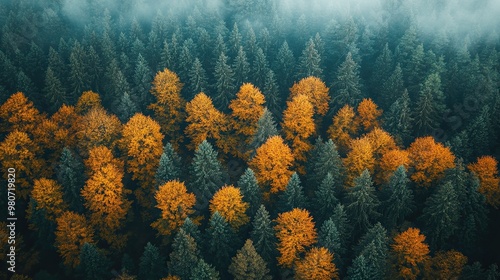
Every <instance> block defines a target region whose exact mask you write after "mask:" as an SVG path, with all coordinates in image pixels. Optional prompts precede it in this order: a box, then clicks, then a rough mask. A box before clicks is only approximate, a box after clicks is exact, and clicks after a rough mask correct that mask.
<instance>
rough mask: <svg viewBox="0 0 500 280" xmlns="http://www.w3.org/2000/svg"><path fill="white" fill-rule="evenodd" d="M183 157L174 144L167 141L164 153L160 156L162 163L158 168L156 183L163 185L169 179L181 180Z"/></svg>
mask: <svg viewBox="0 0 500 280" xmlns="http://www.w3.org/2000/svg"><path fill="white" fill-rule="evenodd" d="M181 166H182V162H181V157H180V156H179V155H178V154H177V152H176V151H175V150H174V148H173V146H172V144H170V143H167V144H166V145H165V146H164V147H163V153H162V154H161V157H160V163H159V165H158V169H157V170H156V174H155V180H156V185H157V186H161V185H163V184H165V183H166V182H168V181H172V180H180V178H181V173H182V172H181V170H182V169H181Z"/></svg>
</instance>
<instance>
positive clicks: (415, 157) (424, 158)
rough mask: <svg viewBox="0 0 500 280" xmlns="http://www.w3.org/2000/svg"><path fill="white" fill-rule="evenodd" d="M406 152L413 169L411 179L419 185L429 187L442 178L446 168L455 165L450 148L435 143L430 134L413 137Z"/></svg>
mask: <svg viewBox="0 0 500 280" xmlns="http://www.w3.org/2000/svg"><path fill="white" fill-rule="evenodd" d="M408 152H409V154H410V162H411V165H410V166H411V167H412V168H413V169H414V171H413V174H412V175H411V179H412V180H413V181H414V182H415V183H417V184H418V185H420V186H424V187H429V186H430V185H431V183H432V182H434V181H436V180H438V179H440V178H442V177H443V176H444V172H445V171H446V170H447V169H449V168H453V167H455V156H454V155H453V153H452V152H451V151H450V149H449V148H448V147H445V146H444V145H443V144H441V143H436V141H434V138H432V137H431V136H427V137H420V138H417V139H415V141H414V142H413V143H411V145H410V147H409V148H408Z"/></svg>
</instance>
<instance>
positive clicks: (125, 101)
mask: <svg viewBox="0 0 500 280" xmlns="http://www.w3.org/2000/svg"><path fill="white" fill-rule="evenodd" d="M138 111H139V108H138V106H137V104H136V102H135V101H134V100H133V99H132V98H131V97H130V94H129V93H128V92H126V91H124V92H123V94H122V95H121V97H120V101H119V103H118V106H117V108H116V113H117V115H118V118H119V119H120V121H122V123H126V122H127V121H128V120H129V119H130V118H131V117H132V116H133V115H135V114H136V113H137V112H138Z"/></svg>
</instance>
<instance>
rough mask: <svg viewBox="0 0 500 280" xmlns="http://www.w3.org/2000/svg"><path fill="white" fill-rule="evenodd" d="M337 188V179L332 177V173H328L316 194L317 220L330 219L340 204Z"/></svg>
mask: <svg viewBox="0 0 500 280" xmlns="http://www.w3.org/2000/svg"><path fill="white" fill-rule="evenodd" d="M336 188H337V185H336V181H335V178H334V177H333V176H332V173H330V172H328V173H327V174H326V176H325V178H324V179H323V181H322V182H321V184H320V185H319V187H318V189H317V190H316V192H315V193H314V195H315V196H314V197H315V202H314V206H315V208H316V212H317V213H316V216H315V218H316V219H318V220H319V221H323V220H326V219H328V217H329V215H331V213H332V212H333V210H334V209H335V207H336V206H337V204H338V203H339V200H338V199H337V197H336V192H335V191H336Z"/></svg>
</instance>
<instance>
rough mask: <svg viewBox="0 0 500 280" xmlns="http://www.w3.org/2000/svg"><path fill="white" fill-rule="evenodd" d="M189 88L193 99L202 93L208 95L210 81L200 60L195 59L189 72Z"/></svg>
mask: <svg viewBox="0 0 500 280" xmlns="http://www.w3.org/2000/svg"><path fill="white" fill-rule="evenodd" d="M188 77H189V86H188V88H189V89H188V90H189V93H190V96H191V97H194V96H195V95H196V94H198V93H200V92H205V93H207V90H208V80H207V74H206V72H205V69H203V65H202V64H201V62H200V60H199V59H198V58H195V59H194V62H193V66H192V67H191V70H190V71H189V75H188Z"/></svg>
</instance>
